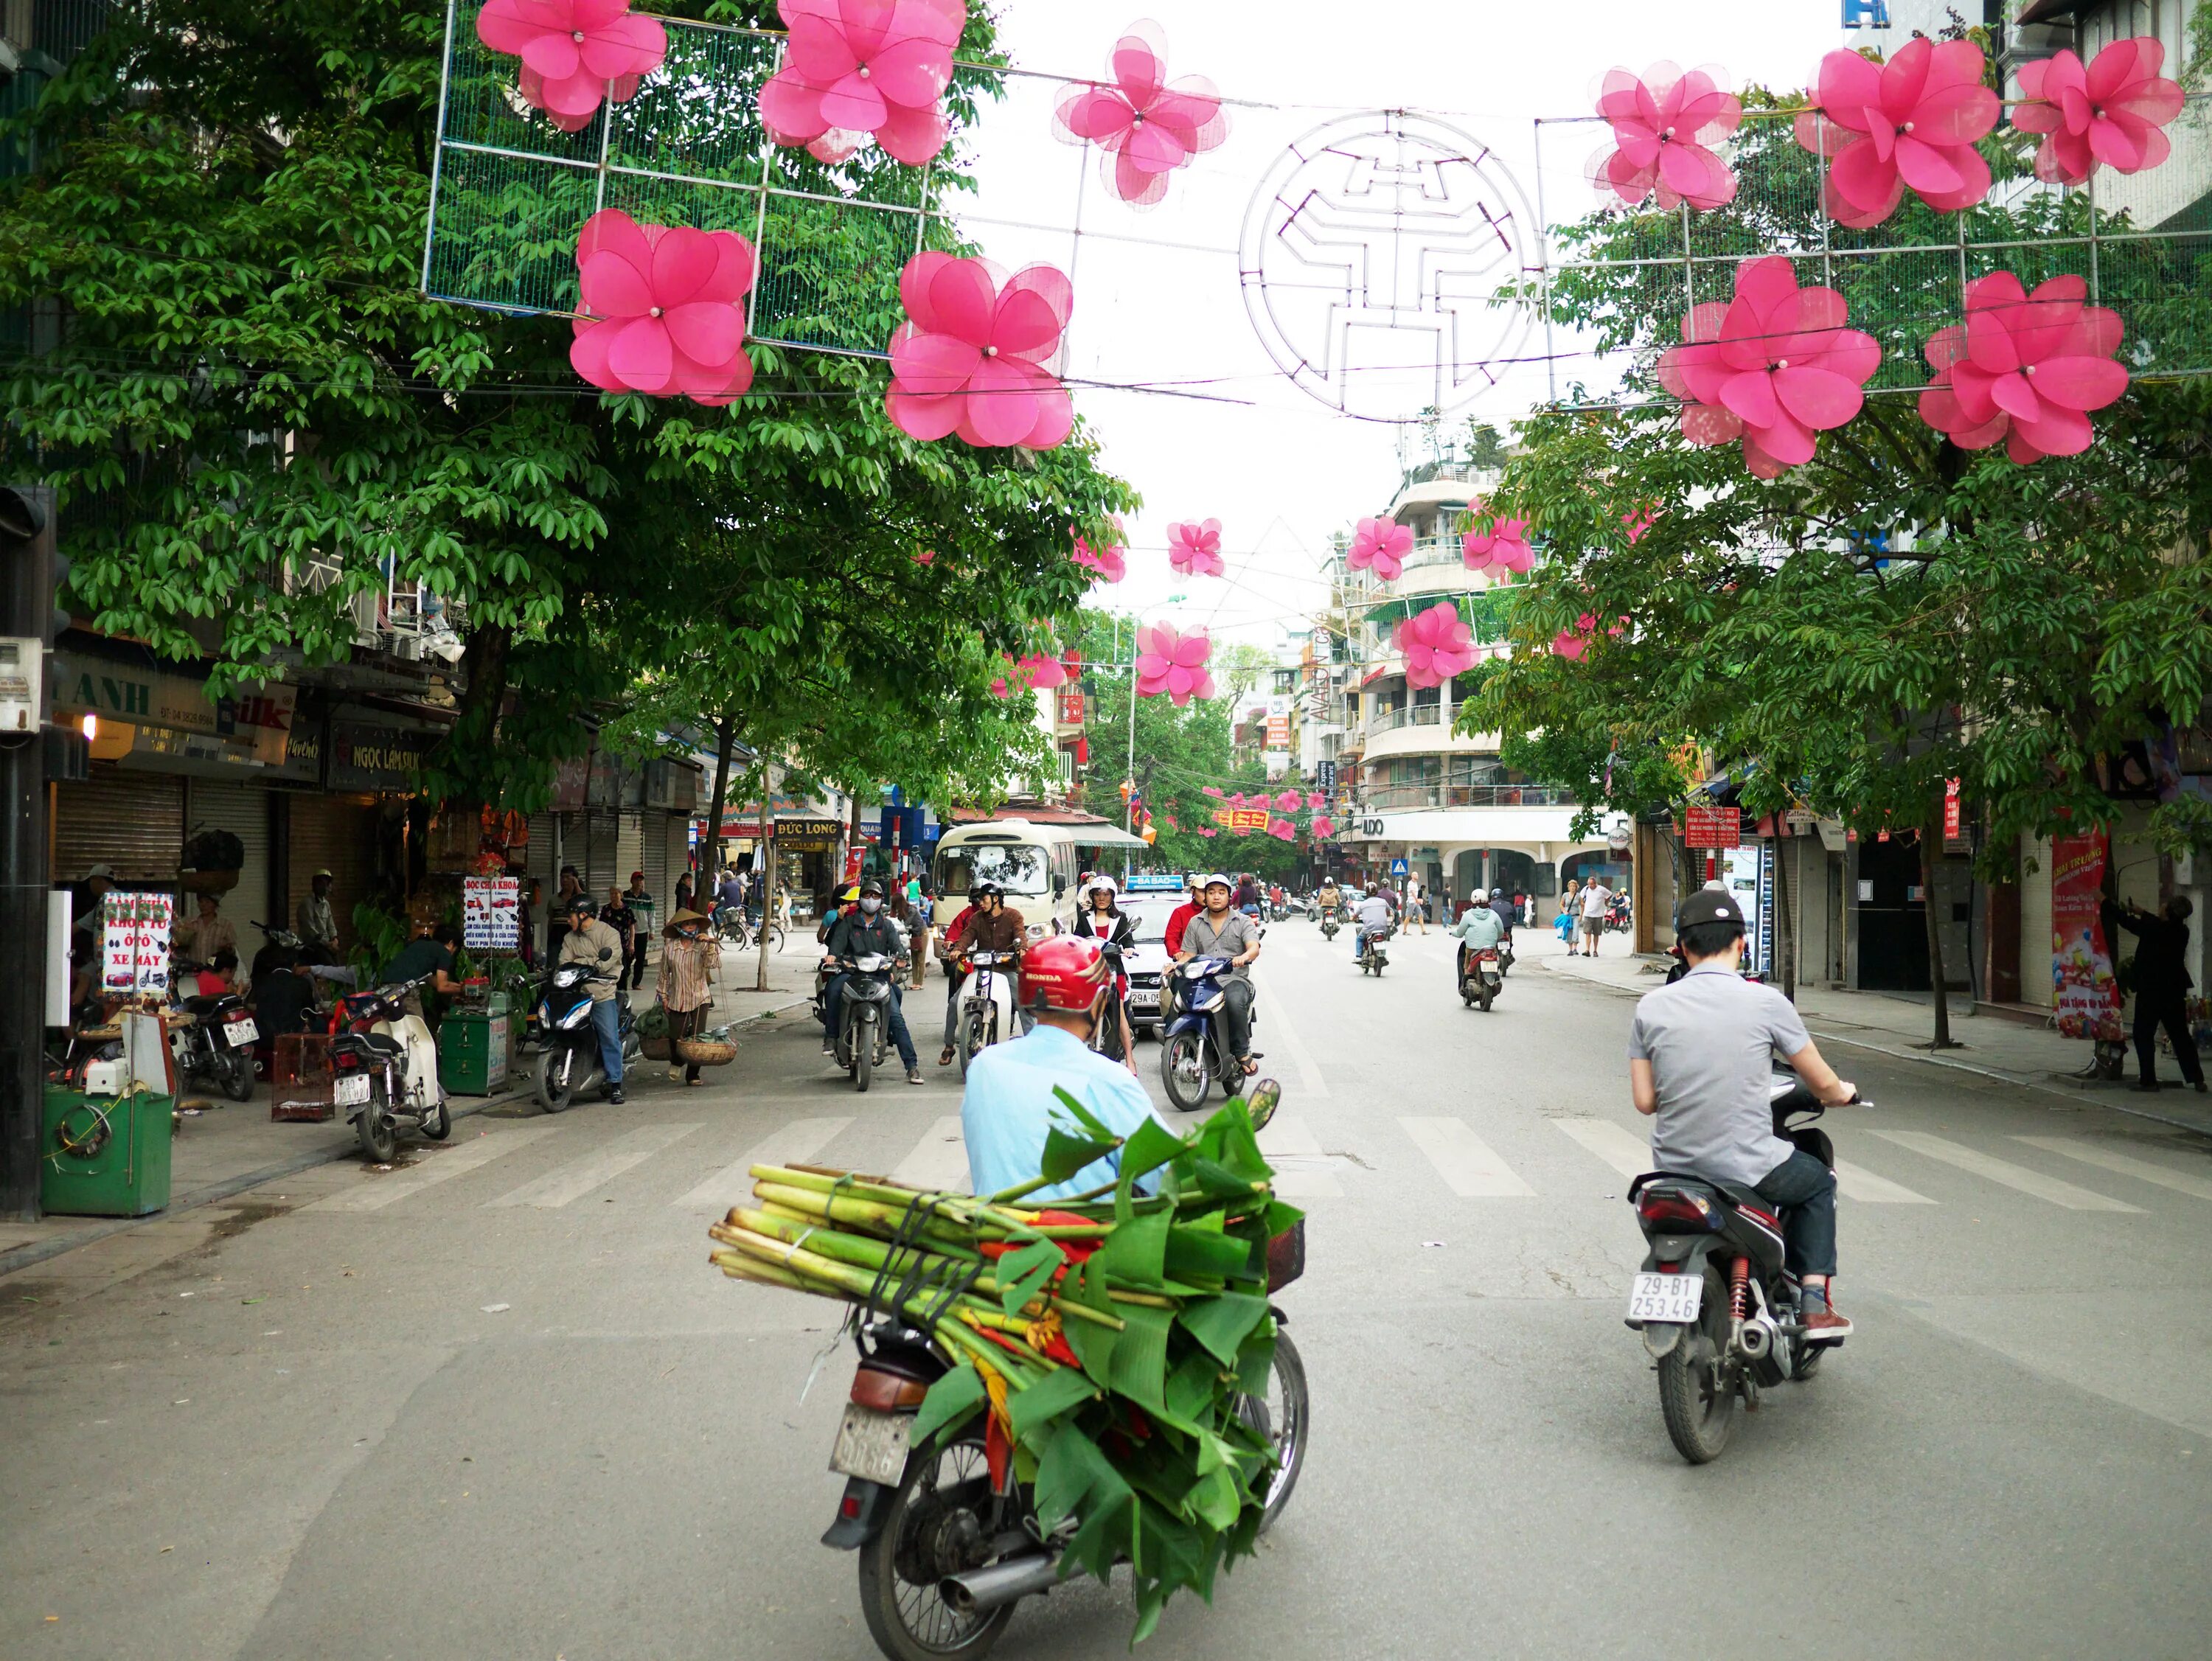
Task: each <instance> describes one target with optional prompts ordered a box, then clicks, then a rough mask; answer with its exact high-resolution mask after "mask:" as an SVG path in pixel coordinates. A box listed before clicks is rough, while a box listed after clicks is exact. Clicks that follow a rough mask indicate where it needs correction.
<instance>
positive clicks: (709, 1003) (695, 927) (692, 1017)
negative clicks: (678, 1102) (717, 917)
mask: <svg viewBox="0 0 2212 1661" xmlns="http://www.w3.org/2000/svg"><path fill="white" fill-rule="evenodd" d="M712 928H713V924H711V923H710V922H709V921H708V919H707V918H704V917H702V916H701V915H700V914H699V913H698V912H695V911H693V910H691V909H690V907H689V906H686V907H685V908H684V909H683V910H681V911H679V912H677V913H676V915H675V916H673V917H671V918H669V919H668V926H667V927H666V928H665V929H664V930H662V931H661V934H662V937H663V938H664V939H665V941H666V942H667V944H666V945H665V947H664V948H663V949H662V950H661V954H660V979H659V982H658V983H657V985H656V987H655V991H657V993H658V994H659V998H660V1007H661V1008H662V1009H665V1010H667V1011H668V1036H669V1037H670V1039H671V1040H676V1039H686V1038H696V1037H698V1036H699V1034H702V1033H703V1032H705V1031H706V1030H707V1011H708V1009H712V1008H713V1007H714V982H715V980H716V979H718V978H719V976H720V969H721V961H722V943H721V942H720V941H719V940H717V939H716V938H715V937H714V935H713V933H712V932H711V930H712ZM668 1076H669V1077H670V1078H671V1079H674V1078H675V1077H677V1076H678V1069H676V1068H675V1067H672V1066H671V1068H669V1070H668ZM682 1077H683V1079H684V1082H685V1083H686V1084H696V1083H698V1082H699V1070H698V1068H696V1067H695V1066H690V1065H686V1066H685V1067H684V1068H683V1069H682Z"/></svg>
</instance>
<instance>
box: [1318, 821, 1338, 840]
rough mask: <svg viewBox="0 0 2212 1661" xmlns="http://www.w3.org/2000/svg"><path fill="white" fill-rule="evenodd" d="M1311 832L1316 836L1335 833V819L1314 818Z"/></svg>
mask: <svg viewBox="0 0 2212 1661" xmlns="http://www.w3.org/2000/svg"><path fill="white" fill-rule="evenodd" d="M1313 834H1315V835H1316V836H1334V835H1335V834H1336V821H1334V820H1333V819H1327V818H1322V819H1316V820H1315V821H1313Z"/></svg>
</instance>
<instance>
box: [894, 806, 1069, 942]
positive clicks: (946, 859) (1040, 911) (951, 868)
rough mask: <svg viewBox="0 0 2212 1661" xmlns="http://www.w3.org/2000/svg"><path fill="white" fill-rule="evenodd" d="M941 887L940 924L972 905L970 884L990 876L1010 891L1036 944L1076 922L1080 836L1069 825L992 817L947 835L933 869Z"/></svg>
mask: <svg viewBox="0 0 2212 1661" xmlns="http://www.w3.org/2000/svg"><path fill="white" fill-rule="evenodd" d="M931 869H932V870H933V873H934V876H935V879H936V883H937V912H938V917H939V920H940V926H941V925H942V924H944V923H949V922H951V919H952V918H954V917H956V916H957V915H958V914H959V912H960V910H961V908H962V907H963V906H965V905H967V903H968V888H969V884H970V883H972V882H975V881H976V879H978V878H979V877H986V876H987V877H989V878H991V879H992V880H993V881H994V882H997V883H998V884H999V886H1000V888H1004V889H1005V890H1006V904H1007V905H1009V906H1012V907H1013V909H1014V910H1016V911H1018V912H1020V913H1021V914H1022V920H1023V921H1024V923H1026V924H1029V935H1030V939H1032V940H1038V939H1042V937H1044V936H1046V935H1048V934H1057V933H1063V932H1065V931H1067V930H1068V929H1070V928H1072V927H1073V926H1074V923H1075V898H1076V896H1075V879H1076V877H1077V876H1078V874H1079V870H1080V867H1079V865H1078V864H1077V863H1076V857H1075V837H1074V835H1073V833H1072V832H1070V831H1069V829H1068V828H1067V827H1066V826H1065V825H1038V824H1032V823H1031V822H1030V821H1028V820H1026V819H986V820H983V821H981V822H980V823H977V824H973V825H962V826H959V827H957V828H955V829H952V830H949V831H946V832H945V834H944V835H943V836H942V837H940V838H939V840H938V844H937V860H936V863H935V864H934V865H933V867H932V868H931Z"/></svg>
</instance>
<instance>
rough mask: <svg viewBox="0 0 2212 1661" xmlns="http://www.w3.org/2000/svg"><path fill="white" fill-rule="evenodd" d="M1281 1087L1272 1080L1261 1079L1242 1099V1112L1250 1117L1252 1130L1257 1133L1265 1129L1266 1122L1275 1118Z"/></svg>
mask: <svg viewBox="0 0 2212 1661" xmlns="http://www.w3.org/2000/svg"><path fill="white" fill-rule="evenodd" d="M1282 1100H1283V1087H1282V1086H1281V1085H1280V1084H1279V1083H1277V1082H1275V1081H1274V1080H1273V1079H1272V1078H1263V1079H1261V1081H1260V1082H1259V1083H1257V1084H1255V1085H1254V1086H1253V1087H1252V1090H1251V1093H1250V1094H1249V1095H1247V1096H1246V1097H1245V1098H1244V1110H1245V1112H1249V1114H1250V1115H1251V1116H1252V1129H1253V1130H1254V1131H1255V1132H1257V1131H1264V1130H1266V1129H1267V1121H1268V1120H1269V1119H1271V1118H1274V1116H1275V1109H1276V1108H1277V1107H1278V1106H1280V1105H1281V1103H1282Z"/></svg>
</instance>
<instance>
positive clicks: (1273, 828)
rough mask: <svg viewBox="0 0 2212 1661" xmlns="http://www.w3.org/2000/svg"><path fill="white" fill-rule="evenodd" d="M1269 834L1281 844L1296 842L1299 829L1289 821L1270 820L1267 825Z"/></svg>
mask: <svg viewBox="0 0 2212 1661" xmlns="http://www.w3.org/2000/svg"><path fill="white" fill-rule="evenodd" d="M1267 834H1268V835H1270V836H1272V837H1273V838H1274V839H1275V840H1277V841H1279V842H1295V841H1296V840H1297V836H1298V827H1297V826H1296V825H1293V824H1292V823H1291V821H1289V820H1287V819H1274V820H1270V821H1268V824H1267Z"/></svg>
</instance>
